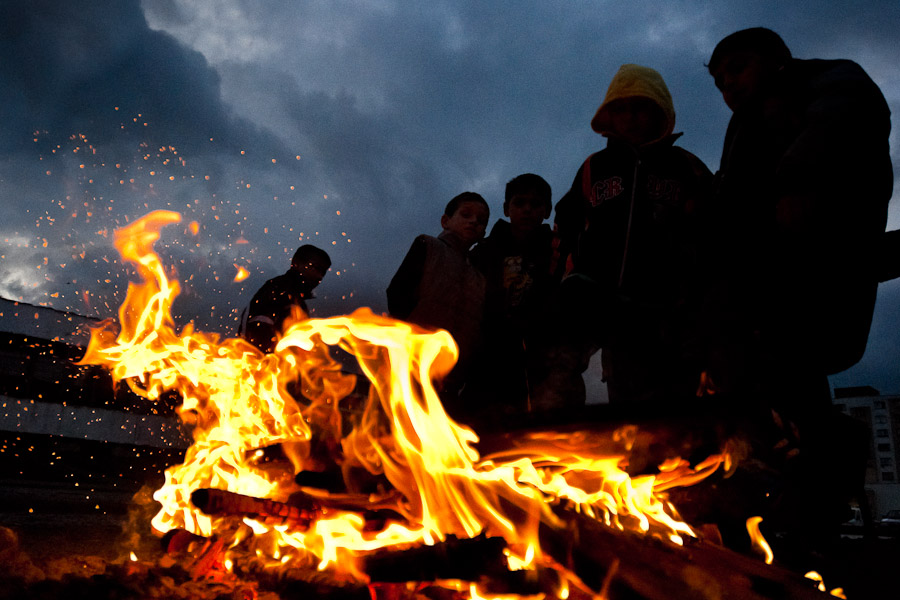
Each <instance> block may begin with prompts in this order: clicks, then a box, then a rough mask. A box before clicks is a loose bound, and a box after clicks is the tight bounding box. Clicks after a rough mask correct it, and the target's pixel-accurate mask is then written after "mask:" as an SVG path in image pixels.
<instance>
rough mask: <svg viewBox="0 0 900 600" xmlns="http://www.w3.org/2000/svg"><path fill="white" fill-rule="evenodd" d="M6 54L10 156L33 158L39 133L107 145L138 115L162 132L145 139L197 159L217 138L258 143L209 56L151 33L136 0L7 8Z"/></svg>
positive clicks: (2, 33) (4, 106) (1, 51)
mask: <svg viewBox="0 0 900 600" xmlns="http://www.w3.org/2000/svg"><path fill="white" fill-rule="evenodd" d="M0 55H2V56H3V57H4V60H3V61H2V62H0V86H2V88H0V89H2V90H3V91H2V92H0V93H2V97H0V118H2V122H3V123H4V127H3V128H2V137H0V150H3V151H7V152H9V151H11V150H16V151H23V150H27V149H28V147H29V146H31V145H32V143H31V138H32V133H33V132H34V131H35V130H46V131H50V132H55V133H64V134H70V133H84V134H89V135H90V138H91V139H92V141H93V142H94V143H95V144H101V145H102V144H107V143H110V142H112V141H118V140H120V139H121V137H122V133H121V132H122V129H121V126H120V124H121V123H122V122H123V121H127V120H129V119H131V118H132V117H135V116H136V115H141V117H140V119H141V120H142V121H147V122H152V123H154V124H155V128H154V129H153V130H152V131H153V134H152V135H153V137H155V139H146V138H147V136H146V135H145V136H144V138H143V139H144V141H148V142H150V143H151V144H160V143H162V144H167V143H171V140H178V143H179V145H180V147H182V148H183V149H184V150H186V151H191V152H197V151H199V150H201V149H203V148H205V147H207V146H208V143H209V138H211V137H213V138H219V140H220V142H221V143H223V144H233V145H239V144H246V143H249V142H252V141H253V140H254V138H255V137H256V136H254V135H253V132H252V131H250V130H249V129H248V127H247V126H246V125H244V124H242V123H240V122H238V121H236V120H234V119H232V118H231V117H230V115H229V114H228V112H227V111H226V109H225V107H224V106H223V105H222V103H221V101H220V97H219V77H218V75H217V74H216V72H215V71H214V70H213V69H211V68H210V67H209V65H208V64H207V63H206V60H205V59H204V58H203V56H202V55H201V54H200V53H199V52H195V51H192V50H188V49H187V48H185V47H183V46H181V45H180V44H178V43H177V42H175V40H173V39H172V38H171V37H170V36H168V35H166V34H165V33H161V32H158V31H151V30H150V29H149V28H148V27H147V23H146V20H145V19H144V15H143V13H142V12H141V9H140V5H139V3H138V2H137V1H136V0H134V1H131V0H124V1H121V2H118V1H117V2H105V1H102V0H97V1H87V0H79V1H75V2H56V1H54V0H36V1H32V0H25V1H18V0H16V1H11V2H5V3H3V5H2V8H0ZM116 109H117V110H116Z"/></svg>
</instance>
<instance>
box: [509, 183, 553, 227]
mask: <svg viewBox="0 0 900 600" xmlns="http://www.w3.org/2000/svg"><path fill="white" fill-rule="evenodd" d="M551 196H552V192H551V190H550V184H549V183H547V182H546V181H544V178H543V177H541V176H540V175H535V174H534V173H524V174H522V175H519V176H518V177H514V178H512V179H510V180H509V182H508V183H507V184H506V194H505V196H504V200H503V215H504V216H506V217H509V222H510V223H511V224H512V226H513V229H518V230H521V231H522V232H523V233H527V232H531V231H533V230H535V229H537V228H538V227H539V226H540V224H541V223H542V222H543V221H544V219H548V218H550V213H551V211H552V210H553V204H552V202H551Z"/></svg>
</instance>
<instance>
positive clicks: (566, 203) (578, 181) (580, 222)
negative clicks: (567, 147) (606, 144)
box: [553, 158, 590, 275]
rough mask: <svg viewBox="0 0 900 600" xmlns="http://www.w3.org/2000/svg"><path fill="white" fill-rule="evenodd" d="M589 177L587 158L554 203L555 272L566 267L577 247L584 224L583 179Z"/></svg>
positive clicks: (584, 198) (584, 200) (584, 199)
mask: <svg viewBox="0 0 900 600" xmlns="http://www.w3.org/2000/svg"><path fill="white" fill-rule="evenodd" d="M589 177H590V158H588V159H587V160H586V161H584V163H583V164H582V165H581V167H580V168H579V169H578V172H577V173H576V174H575V180H574V181H573V182H572V187H571V188H570V189H569V191H568V192H566V194H565V195H564V196H563V197H562V198H560V200H559V202H557V203H556V212H555V215H554V218H553V231H554V234H555V236H556V240H555V244H556V251H555V253H556V254H558V258H557V262H558V266H557V269H556V270H557V272H558V273H557V274H558V275H559V274H561V273H560V271H562V270H563V269H565V268H566V263H567V262H568V260H569V259H570V257H571V255H572V254H573V253H574V252H575V249H576V248H577V247H578V238H579V236H581V234H582V233H583V232H584V228H585V225H586V212H585V211H586V208H585V204H586V202H587V198H586V197H585V195H584V188H585V180H586V178H589Z"/></svg>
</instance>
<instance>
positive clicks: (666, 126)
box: [541, 64, 712, 406]
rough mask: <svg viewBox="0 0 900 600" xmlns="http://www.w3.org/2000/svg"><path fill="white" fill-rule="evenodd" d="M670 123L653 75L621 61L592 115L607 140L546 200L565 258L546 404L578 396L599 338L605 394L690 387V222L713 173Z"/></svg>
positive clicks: (645, 395)
mask: <svg viewBox="0 0 900 600" xmlns="http://www.w3.org/2000/svg"><path fill="white" fill-rule="evenodd" d="M674 127H675V109H674V106H673V103H672V97H671V95H670V94H669V90H668V88H667V87H666V84H665V82H664V81H663V78H662V76H661V75H660V74H659V73H658V72H657V71H655V70H653V69H651V68H648V67H644V66H640V65H634V64H625V65H622V66H621V67H620V68H619V70H618V72H617V73H616V74H615V76H614V77H613V79H612V81H611V83H610V85H609V89H608V91H607V93H606V97H605V98H604V100H603V103H602V104H601V105H600V108H599V109H598V110H597V113H596V115H595V116H594V118H593V120H592V121H591V128H592V129H593V130H594V131H596V132H597V133H599V134H600V135H602V136H604V137H606V138H607V146H606V148H605V149H603V150H600V151H599V152H596V153H594V154H592V155H591V156H589V157H588V158H587V160H585V161H584V163H583V164H582V165H581V167H580V168H579V169H578V172H577V174H576V176H575V180H574V182H573V183H572V187H571V189H570V190H569V191H568V193H566V195H565V196H563V198H562V199H561V200H560V201H559V203H557V205H556V217H555V224H556V227H557V231H558V235H559V239H560V250H561V252H562V253H563V255H564V256H566V255H568V257H569V260H568V265H569V267H568V272H567V273H566V278H565V280H564V281H563V284H562V286H561V293H560V296H561V298H560V302H561V304H560V310H559V314H558V318H559V319H560V324H561V329H562V335H561V342H560V344H558V345H557V346H558V348H559V352H557V353H556V354H555V355H551V356H550V358H549V360H551V361H555V362H556V363H557V364H556V365H555V366H557V367H558V368H556V369H554V370H555V371H556V373H555V374H552V375H551V378H550V380H549V381H547V382H546V384H545V385H543V386H542V389H543V392H542V399H541V401H542V402H543V403H544V404H547V405H551V406H552V405H559V404H560V403H562V404H571V403H578V402H584V387H583V385H584V384H583V382H581V373H582V372H583V371H584V370H585V369H586V368H587V366H588V364H589V361H590V357H591V355H592V354H593V353H594V352H595V351H596V349H597V348H598V347H601V348H602V350H603V354H602V365H603V375H604V379H605V380H606V382H607V389H608V391H609V398H610V402H661V401H666V400H667V399H671V398H673V397H677V396H684V395H686V394H688V393H690V392H692V391H693V390H695V389H696V387H697V382H698V380H699V367H695V365H693V364H692V361H693V359H692V356H691V355H692V348H691V345H692V337H693V333H692V332H693V330H694V327H693V323H692V320H693V319H694V318H695V316H696V315H695V314H694V313H693V311H694V310H695V308H696V302H695V301H696V300H697V298H698V296H699V294H698V292H697V286H698V285H699V282H698V281H697V276H696V266H697V253H698V229H699V219H700V217H701V215H702V211H703V208H704V205H705V203H706V199H707V198H708V195H709V193H710V188H711V183H712V174H711V173H710V171H709V169H708V168H707V167H706V166H705V165H704V164H703V162H702V161H700V159H698V158H697V157H696V156H694V155H693V154H691V153H690V152H688V151H687V150H684V149H683V148H680V147H678V146H675V145H674V143H675V141H676V140H677V139H678V137H679V136H680V135H681V134H674V133H673V130H674ZM561 363H568V364H561ZM563 396H567V397H563Z"/></svg>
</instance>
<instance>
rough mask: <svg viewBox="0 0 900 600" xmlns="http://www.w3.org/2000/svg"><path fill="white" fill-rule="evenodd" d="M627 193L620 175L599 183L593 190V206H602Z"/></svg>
mask: <svg viewBox="0 0 900 600" xmlns="http://www.w3.org/2000/svg"><path fill="white" fill-rule="evenodd" d="M624 191H625V186H623V185H622V178H621V177H619V176H618V175H615V176H613V177H610V178H608V179H604V180H602V181H598V182H596V183H595V184H594V186H593V187H592V188H591V206H595V207H596V206H600V205H601V204H603V203H604V202H606V201H607V200H612V199H613V198H615V197H616V196H618V195H620V194H621V193H622V192H624Z"/></svg>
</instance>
